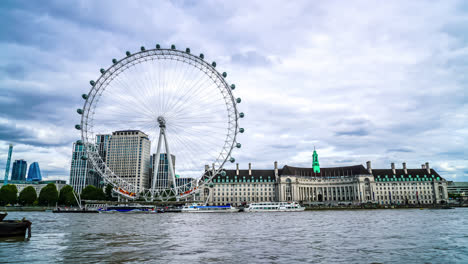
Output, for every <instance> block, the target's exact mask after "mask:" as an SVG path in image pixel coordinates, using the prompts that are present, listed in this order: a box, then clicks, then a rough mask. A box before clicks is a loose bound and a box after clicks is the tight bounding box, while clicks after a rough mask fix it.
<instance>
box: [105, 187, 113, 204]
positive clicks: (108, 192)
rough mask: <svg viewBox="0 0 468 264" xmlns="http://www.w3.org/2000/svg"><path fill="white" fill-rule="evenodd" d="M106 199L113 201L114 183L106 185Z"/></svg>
mask: <svg viewBox="0 0 468 264" xmlns="http://www.w3.org/2000/svg"><path fill="white" fill-rule="evenodd" d="M106 200H107V201H112V184H110V183H108V184H107V185H106Z"/></svg>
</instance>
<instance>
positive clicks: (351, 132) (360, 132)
mask: <svg viewBox="0 0 468 264" xmlns="http://www.w3.org/2000/svg"><path fill="white" fill-rule="evenodd" d="M335 135H336V136H367V135H369V132H368V131H367V130H366V129H364V128H359V129H353V130H348V131H337V132H335Z"/></svg>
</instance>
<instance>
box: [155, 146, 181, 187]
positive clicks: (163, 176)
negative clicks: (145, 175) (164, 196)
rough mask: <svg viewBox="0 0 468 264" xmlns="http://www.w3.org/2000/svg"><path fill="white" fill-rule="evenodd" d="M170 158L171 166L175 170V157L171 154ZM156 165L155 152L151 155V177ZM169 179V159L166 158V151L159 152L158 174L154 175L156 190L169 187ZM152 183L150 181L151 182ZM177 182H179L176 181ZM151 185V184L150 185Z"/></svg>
mask: <svg viewBox="0 0 468 264" xmlns="http://www.w3.org/2000/svg"><path fill="white" fill-rule="evenodd" d="M171 158H172V166H173V168H174V170H175V160H176V157H175V156H174V155H172V154H171ZM155 166H156V154H153V155H152V156H151V168H152V170H151V179H153V173H154V168H155ZM170 182H171V181H170V180H169V161H168V159H167V154H166V153H160V154H159V170H158V174H157V175H156V185H155V188H156V189H158V190H165V189H168V188H170V187H171V184H170ZM151 183H152V182H151ZM178 184H179V183H178ZM150 186H152V185H150Z"/></svg>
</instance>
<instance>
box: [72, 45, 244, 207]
mask: <svg viewBox="0 0 468 264" xmlns="http://www.w3.org/2000/svg"><path fill="white" fill-rule="evenodd" d="M100 73H101V75H100V76H99V78H98V79H97V80H96V81H90V84H91V89H90V91H89V93H88V94H83V95H82V98H83V99H84V100H85V101H84V106H83V108H82V109H77V112H78V113H79V114H80V115H81V124H79V125H76V126H75V128H76V129H78V130H80V131H81V140H80V141H79V144H83V145H84V149H85V150H86V152H85V153H86V154H85V155H83V156H82V157H81V158H82V159H84V160H87V161H88V162H89V163H90V165H91V167H92V169H91V171H90V172H92V173H96V174H97V175H99V176H100V177H101V178H102V179H103V180H104V181H105V182H106V183H110V184H112V185H113V186H114V190H115V191H116V192H118V194H119V195H122V196H124V197H127V198H131V199H134V198H138V197H139V196H144V198H146V199H147V200H148V199H150V200H154V199H161V198H162V197H164V199H168V198H174V197H176V198H180V197H186V196H189V195H193V194H194V193H196V192H198V190H200V189H201V187H202V186H203V185H204V184H207V183H210V182H211V179H212V178H213V177H214V175H216V174H218V173H220V174H221V175H223V174H224V173H225V172H224V171H223V166H224V164H225V163H226V162H235V159H234V158H233V157H232V156H231V154H232V151H233V149H234V148H240V147H241V144H240V143H239V142H237V140H236V139H237V134H238V133H243V132H244V129H243V128H240V127H239V123H238V121H239V119H240V118H243V117H244V113H242V112H239V111H238V109H237V105H238V104H239V103H241V99H240V98H235V97H234V95H233V90H234V89H235V88H236V86H235V85H234V84H228V83H227V81H226V78H227V74H226V72H223V73H220V72H218V71H217V70H216V62H212V63H209V62H207V61H205V58H204V55H203V54H200V55H198V56H196V55H193V54H192V53H191V52H190V49H189V48H187V49H186V50H185V51H182V50H178V49H176V47H175V45H172V46H171V47H170V48H167V49H166V48H161V46H160V45H159V44H158V45H156V47H155V48H154V49H145V48H144V47H141V48H140V51H138V52H136V53H133V54H132V53H131V52H129V51H127V52H126V57H124V58H123V59H120V60H117V59H113V60H112V65H111V66H110V67H109V68H107V69H100ZM113 131H138V133H140V134H141V135H143V137H146V138H147V140H148V141H149V142H150V145H151V149H150V150H149V149H148V150H146V151H147V152H150V153H151V155H152V157H153V161H152V162H148V159H149V157H146V156H145V157H143V158H141V157H140V158H139V161H138V162H140V164H138V165H135V166H138V169H139V171H143V173H142V175H146V176H145V177H143V176H141V177H143V178H145V179H147V180H148V181H147V182H143V183H142V182H141V181H140V182H137V181H135V180H134V179H135V177H132V173H134V172H133V171H132V172H130V174H128V168H127V171H125V170H122V168H121V166H122V164H115V162H114V163H113V162H112V160H110V159H109V154H111V153H106V152H105V151H106V150H109V146H105V149H104V151H103V150H102V147H100V146H99V145H100V144H102V142H101V141H100V139H99V135H109V134H110V133H112V132H113ZM110 141H112V136H110ZM127 147H128V146H127ZM121 148H122V149H119V150H116V151H119V153H121V154H122V155H121V156H120V159H129V158H130V159H131V158H132V157H133V158H134V157H135V155H133V154H131V153H127V152H128V151H131V150H129V149H125V147H122V146H121ZM141 148H142V146H141V143H140V150H139V151H140V152H141ZM137 149H138V146H137ZM143 152H144V151H143ZM103 153H105V154H103ZM146 154H149V153H146ZM106 155H107V156H106ZM132 155H133V156H132ZM141 160H145V161H146V162H145V163H144V164H141ZM114 161H115V159H114ZM121 163H122V162H121ZM161 163H164V164H161ZM205 165H209V169H207V167H206V166H205ZM119 166H120V167H119ZM140 166H141V167H142V168H140ZM150 167H152V170H150ZM161 168H163V169H164V170H165V173H162V172H161ZM146 170H147V171H146ZM129 175H130V177H129ZM161 178H164V179H163V181H162V183H163V184H161Z"/></svg>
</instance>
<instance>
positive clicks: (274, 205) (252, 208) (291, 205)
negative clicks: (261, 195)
mask: <svg viewBox="0 0 468 264" xmlns="http://www.w3.org/2000/svg"><path fill="white" fill-rule="evenodd" d="M304 210H305V207H303V206H301V205H300V204H298V203H296V202H263V203H251V204H249V207H247V208H245V209H244V212H299V211H304Z"/></svg>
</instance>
